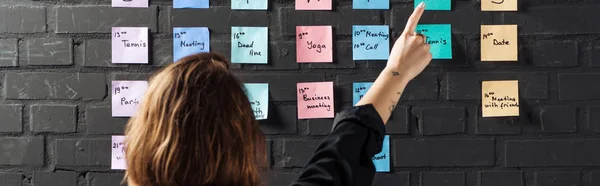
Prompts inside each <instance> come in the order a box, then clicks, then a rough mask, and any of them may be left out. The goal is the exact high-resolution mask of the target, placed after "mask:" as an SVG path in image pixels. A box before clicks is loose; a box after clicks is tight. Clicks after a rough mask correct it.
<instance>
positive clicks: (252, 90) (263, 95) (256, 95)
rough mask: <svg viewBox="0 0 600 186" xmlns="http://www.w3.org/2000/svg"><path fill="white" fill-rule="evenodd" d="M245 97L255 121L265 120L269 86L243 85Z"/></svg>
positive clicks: (257, 84) (267, 111) (265, 84)
mask: <svg viewBox="0 0 600 186" xmlns="http://www.w3.org/2000/svg"><path fill="white" fill-rule="evenodd" d="M244 86H245V87H246V95H248V100H249V101H250V106H252V111H254V117H255V118H256V119H257V120H262V119H267V117H268V116H269V84H267V83H245V84H244Z"/></svg>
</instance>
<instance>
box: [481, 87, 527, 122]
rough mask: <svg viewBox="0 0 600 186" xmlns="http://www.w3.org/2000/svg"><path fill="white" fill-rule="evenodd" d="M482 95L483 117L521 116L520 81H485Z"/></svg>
mask: <svg viewBox="0 0 600 186" xmlns="http://www.w3.org/2000/svg"><path fill="white" fill-rule="evenodd" d="M481 97H482V98H481V103H482V106H481V109H482V115H483V117H499V116H519V82H518V81H516V80H512V81H483V82H482V83H481Z"/></svg>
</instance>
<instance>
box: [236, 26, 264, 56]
mask: <svg viewBox="0 0 600 186" xmlns="http://www.w3.org/2000/svg"><path fill="white" fill-rule="evenodd" d="M268 32H269V31H268V27H231V62H233V63H254V64H267V59H268V53H267V52H268V48H269V40H268V37H269V33H268Z"/></svg>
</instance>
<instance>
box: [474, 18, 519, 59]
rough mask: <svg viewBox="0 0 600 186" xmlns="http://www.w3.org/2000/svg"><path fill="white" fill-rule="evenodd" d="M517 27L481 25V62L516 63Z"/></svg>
mask: <svg viewBox="0 0 600 186" xmlns="http://www.w3.org/2000/svg"><path fill="white" fill-rule="evenodd" d="M517 40H518V38H517V25H481V61H517V60H518V53H519V45H518V41H517Z"/></svg>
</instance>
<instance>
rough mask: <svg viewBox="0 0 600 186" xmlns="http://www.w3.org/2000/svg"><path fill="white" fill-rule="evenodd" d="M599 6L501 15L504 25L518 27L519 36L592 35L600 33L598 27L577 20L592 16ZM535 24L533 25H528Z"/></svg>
mask: <svg viewBox="0 0 600 186" xmlns="http://www.w3.org/2000/svg"><path fill="white" fill-rule="evenodd" d="M599 8H600V7H599V6H573V5H567V6H553V7H532V8H528V9H527V14H502V15H501V16H498V17H497V18H498V19H501V20H502V21H503V22H504V23H510V24H516V25H519V34H522V35H532V34H567V33H578V34H593V33H600V26H598V25H590V23H592V22H591V21H592V20H591V19H578V18H581V17H587V16H589V15H594V14H596V12H598V9H599ZM530 23H535V24H530Z"/></svg>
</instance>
